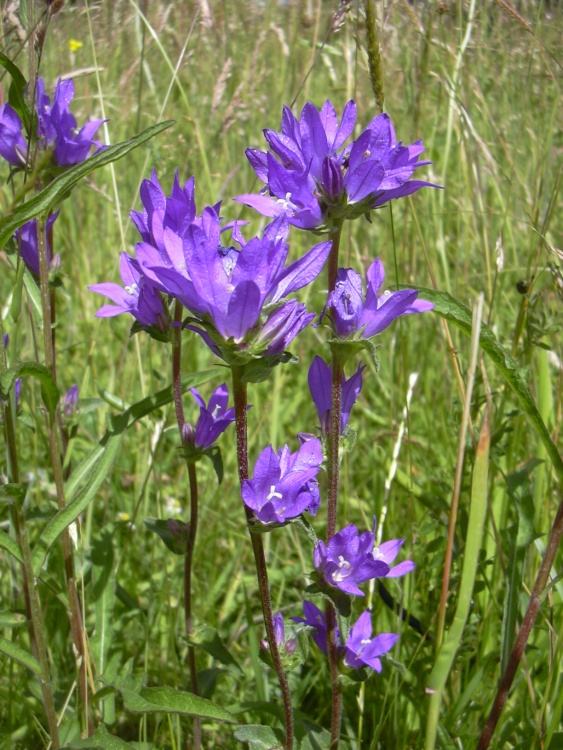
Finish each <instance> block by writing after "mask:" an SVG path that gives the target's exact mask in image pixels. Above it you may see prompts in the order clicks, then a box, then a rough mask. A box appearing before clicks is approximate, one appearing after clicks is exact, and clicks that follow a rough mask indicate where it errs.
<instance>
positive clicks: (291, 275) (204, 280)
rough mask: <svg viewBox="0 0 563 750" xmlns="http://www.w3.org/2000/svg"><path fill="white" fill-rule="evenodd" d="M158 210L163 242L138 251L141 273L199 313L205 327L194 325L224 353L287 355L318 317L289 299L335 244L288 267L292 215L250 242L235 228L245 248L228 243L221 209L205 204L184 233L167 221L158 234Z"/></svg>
mask: <svg viewBox="0 0 563 750" xmlns="http://www.w3.org/2000/svg"><path fill="white" fill-rule="evenodd" d="M157 215H158V211H157V210H155V211H154V213H153V217H152V233H153V236H154V239H155V240H156V243H155V245H153V244H150V243H148V242H146V241H144V242H140V243H139V244H138V245H137V248H136V253H137V258H138V260H139V264H140V266H141V270H142V272H143V274H144V275H145V276H146V277H147V278H148V279H149V281H150V282H151V284H152V285H153V286H155V287H156V288H157V289H159V290H160V291H161V292H164V293H166V294H170V295H172V296H173V297H175V298H176V299H179V300H180V302H181V303H182V304H183V305H184V307H186V308H187V309H188V310H189V311H190V312H191V313H192V314H193V315H194V316H195V321H193V322H195V323H197V324H198V325H196V326H190V328H191V329H192V330H195V331H196V332H197V333H200V334H201V335H202V337H203V338H204V340H205V342H206V343H207V344H208V345H209V346H210V348H211V349H212V350H213V351H214V352H215V353H216V354H219V356H222V357H223V358H225V356H226V351H227V350H228V349H229V348H231V349H235V350H237V352H238V353H241V352H242V353H244V354H246V355H248V356H249V358H252V357H257V356H266V357H269V356H272V357H273V356H277V355H280V354H282V353H283V351H284V349H285V348H286V346H287V345H288V344H289V343H290V342H291V341H292V340H293V338H294V337H295V336H296V335H297V334H298V333H299V332H300V331H301V330H302V329H303V328H304V327H305V326H306V325H308V323H310V322H311V320H312V319H313V317H314V315H313V314H309V313H307V310H306V308H305V306H304V305H303V304H300V303H298V302H297V301H295V300H290V301H288V302H284V301H283V299H284V297H286V296H287V295H288V294H291V293H292V292H295V291H297V290H298V289H301V288H302V287H304V286H306V285H307V284H309V283H310V282H311V281H313V279H315V278H316V277H317V275H318V274H319V273H320V271H321V269H322V267H323V265H324V262H325V260H326V258H327V257H328V254H329V252H330V243H328V242H322V243H320V244H318V245H316V246H315V247H313V248H312V249H311V250H310V251H309V252H308V253H307V254H306V255H305V256H303V258H301V259H300V260H297V261H296V262H294V263H292V264H291V265H290V266H288V267H287V268H286V267H285V261H286V259H287V255H288V251H289V246H288V243H287V235H288V231H289V226H288V224H287V221H286V219H285V217H279V218H278V219H276V220H274V221H273V222H272V223H271V224H269V225H268V226H267V227H266V229H265V230H264V233H263V235H262V237H261V238H259V237H255V238H253V239H252V240H250V241H248V242H246V241H245V240H244V238H243V236H242V234H241V233H240V230H239V227H238V225H235V226H234V228H233V233H232V237H233V241H234V242H235V243H236V244H238V245H239V246H240V249H239V248H237V247H234V246H225V245H223V244H222V242H221V232H222V229H221V219H220V217H219V214H218V210H217V206H216V207H207V208H205V209H204V211H203V213H202V215H201V217H200V218H199V219H197V220H194V221H192V222H191V223H190V224H189V226H188V227H187V229H186V230H185V232H184V233H183V234H182V235H179V234H178V233H177V232H176V231H174V230H173V229H172V228H169V227H165V228H164V229H163V231H162V232H160V224H159V226H158V231H157V233H156V234H155V217H156V216H157ZM158 221H159V222H160V217H159V218H158ZM200 326H201V327H200ZM225 344H226V345H227V346H225Z"/></svg>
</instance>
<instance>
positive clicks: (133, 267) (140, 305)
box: [88, 253, 168, 331]
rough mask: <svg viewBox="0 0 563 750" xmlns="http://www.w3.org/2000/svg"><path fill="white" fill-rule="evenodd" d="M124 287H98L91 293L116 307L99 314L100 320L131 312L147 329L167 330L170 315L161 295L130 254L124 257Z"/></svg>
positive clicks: (102, 309)
mask: <svg viewBox="0 0 563 750" xmlns="http://www.w3.org/2000/svg"><path fill="white" fill-rule="evenodd" d="M119 269H120V273H121V280H122V282H123V287H121V286H119V284H114V283H113V282H105V283H103V284H94V285H93V286H89V287H88V289H90V291H92V292H96V294H102V295H103V296H104V297H109V298H110V299H111V300H112V302H115V305H104V306H103V307H100V309H99V310H98V312H97V313H96V317H97V318H111V317H113V316H114V315H120V314H121V313H124V312H127V313H131V315H132V316H133V317H134V318H135V319H136V320H138V321H139V323H140V324H141V325H144V326H156V327H157V328H158V329H159V330H162V331H164V330H166V328H167V326H168V314H167V313H166V311H165V309H164V305H163V303H162V299H161V298H160V294H159V293H158V292H157V291H156V289H154V287H153V286H152V284H151V283H150V281H148V280H147V279H146V278H145V276H144V275H143V274H142V273H141V269H140V267H139V264H138V262H137V261H136V260H135V259H134V258H131V256H130V255H127V253H121V261H120V264H119Z"/></svg>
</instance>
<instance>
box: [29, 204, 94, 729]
mask: <svg viewBox="0 0 563 750" xmlns="http://www.w3.org/2000/svg"><path fill="white" fill-rule="evenodd" d="M37 248H38V254H39V281H40V289H41V307H42V311H43V343H44V347H45V365H46V366H47V367H48V369H49V370H50V371H51V373H52V375H53V379H54V380H55V383H56V377H57V371H56V359H55V348H54V345H53V334H52V329H53V327H54V325H55V321H54V320H53V319H52V314H53V311H52V307H51V290H50V289H49V262H48V259H47V245H46V241H45V221H44V220H43V218H42V217H39V218H38V219H37ZM47 433H48V440H49V453H50V457H51V466H52V469H53V477H54V480H55V488H56V493H57V506H58V508H59V510H62V509H63V508H64V507H65V505H66V501H65V491H64V478H63V466H62V460H61V453H60V451H59V440H58V429H57V421H56V418H55V417H53V416H51V415H50V416H49V417H48V421H47ZM61 544H62V549H63V558H64V566H65V574H66V584H67V595H68V602H69V609H70V628H71V632H72V639H73V642H74V647H75V649H76V656H77V661H78V664H79V666H78V671H79V678H78V683H79V686H80V695H81V698H82V705H83V707H84V717H85V723H86V728H87V732H88V735H90V734H92V733H93V726H92V725H91V722H90V721H89V719H88V674H87V669H86V658H85V657H86V653H85V648H84V627H83V624H82V613H81V608H80V599H79V597H78V590H77V587H76V578H75V572H74V558H73V555H72V542H71V538H70V532H69V530H68V528H65V529H64V531H63V532H62V534H61Z"/></svg>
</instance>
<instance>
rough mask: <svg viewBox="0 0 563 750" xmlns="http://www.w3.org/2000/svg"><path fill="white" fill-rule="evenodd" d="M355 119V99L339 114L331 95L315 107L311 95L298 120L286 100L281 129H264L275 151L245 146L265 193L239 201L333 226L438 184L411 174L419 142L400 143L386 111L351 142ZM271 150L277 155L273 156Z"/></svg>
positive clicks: (307, 225) (301, 221) (311, 225)
mask: <svg viewBox="0 0 563 750" xmlns="http://www.w3.org/2000/svg"><path fill="white" fill-rule="evenodd" d="M355 122H356V104H355V102H354V101H353V100H352V101H349V102H348V104H346V106H345V108H344V111H343V114H342V120H341V121H340V122H339V121H338V116H337V114H336V110H335V108H334V106H333V105H332V104H331V102H329V101H326V102H325V103H324V104H323V106H322V108H321V109H320V110H318V109H317V108H316V107H315V106H314V105H313V104H312V103H311V102H307V103H306V104H305V106H304V107H303V110H302V112H301V116H300V118H299V120H297V118H296V117H295V116H294V115H293V113H292V112H291V110H290V109H289V108H288V107H284V109H283V115H282V121H281V132H279V133H278V132H276V131H273V130H264V137H265V138H266V141H267V142H268V146H269V147H270V151H268V152H263V151H260V150H258V149H247V151H246V155H247V158H248V160H249V162H250V164H251V166H252V168H253V169H254V171H255V172H256V174H257V176H258V177H259V179H261V180H262V182H264V183H265V187H264V188H263V190H262V191H261V193H260V195H253V194H245V195H240V196H238V198H236V199H235V200H237V201H239V202H241V203H245V204H246V205H248V206H251V207H252V208H254V209H255V210H257V211H259V212H260V213H262V214H263V215H265V216H271V217H273V216H279V215H281V214H282V213H284V214H285V215H286V216H287V218H288V220H289V222H290V223H291V224H294V225H295V226H298V227H301V228H302V229H317V230H319V229H329V228H330V227H331V225H333V224H334V223H338V222H340V221H342V220H343V219H354V218H356V217H358V216H361V215H363V214H365V213H367V212H369V211H370V210H371V209H372V208H377V207H379V206H381V205H383V204H384V203H387V202H388V201H389V200H391V199H393V198H400V197H402V196H405V195H410V194H412V193H414V192H416V191H417V190H419V189H420V188H422V187H425V186H429V187H439V186H438V185H434V184H433V183H429V182H424V181H420V180H410V178H411V177H412V175H413V173H414V171H415V169H417V168H418V167H421V166H425V165H427V164H429V163H430V162H428V161H419V160H418V158H419V156H420V154H421V153H422V152H423V151H424V147H423V146H422V142H421V141H417V142H416V143H413V144H412V145H410V146H404V145H403V144H402V143H401V142H397V139H396V136H395V130H394V128H393V124H392V122H391V120H390V118H389V115H387V114H382V115H378V116H377V117H375V118H374V119H373V120H372V122H371V123H370V124H369V125H368V126H367V128H366V129H365V130H364V131H363V132H362V133H361V135H360V136H359V137H358V138H357V139H356V140H355V141H352V142H351V143H348V144H347V145H345V144H346V142H347V141H348V139H349V137H350V136H351V135H352V132H353V130H354V125H355ZM272 154H275V157H277V158H274V156H273V155H272Z"/></svg>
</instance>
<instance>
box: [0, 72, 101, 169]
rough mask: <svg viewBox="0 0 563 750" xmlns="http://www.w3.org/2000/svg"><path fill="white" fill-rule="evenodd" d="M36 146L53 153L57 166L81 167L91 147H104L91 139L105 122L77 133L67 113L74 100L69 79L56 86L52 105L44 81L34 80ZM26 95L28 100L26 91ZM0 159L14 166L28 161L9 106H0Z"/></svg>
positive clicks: (20, 131) (17, 122)
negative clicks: (35, 83)
mask: <svg viewBox="0 0 563 750" xmlns="http://www.w3.org/2000/svg"><path fill="white" fill-rule="evenodd" d="M35 94H36V96H35V99H36V112H37V132H36V134H35V135H36V138H37V145H38V147H39V149H40V150H42V151H50V150H52V152H53V161H54V163H55V165H57V166H59V167H67V166H71V165H72V164H80V162H83V161H84V160H85V159H87V158H88V156H89V155H90V152H91V150H92V148H93V147H95V148H96V149H97V150H100V149H102V148H103V146H102V145H101V144H100V143H99V142H98V141H95V140H94V135H95V134H96V131H97V130H98V128H99V127H100V125H101V124H102V123H103V122H104V120H92V121H90V122H87V123H86V124H85V125H84V126H83V127H82V128H81V129H80V130H78V127H77V122H76V118H75V117H74V115H73V114H72V113H71V111H70V103H71V101H72V100H73V98H74V83H73V81H72V80H67V81H61V80H59V82H58V83H57V85H56V88H55V93H54V95H53V102H52V104H51V100H50V98H49V96H48V95H47V94H46V93H45V83H44V81H43V78H38V79H37V89H36V92H35ZM26 96H27V98H28V99H30V98H31V97H30V93H29V91H28V92H26ZM0 156H2V157H3V158H4V159H6V161H7V162H9V163H10V164H11V165H12V166H14V167H24V166H25V163H26V158H27V143H26V141H25V138H24V134H23V124H22V121H21V118H20V116H19V114H18V113H17V112H16V111H15V110H14V109H13V107H12V106H11V105H10V104H4V105H2V107H0Z"/></svg>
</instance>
